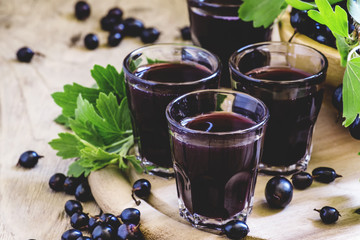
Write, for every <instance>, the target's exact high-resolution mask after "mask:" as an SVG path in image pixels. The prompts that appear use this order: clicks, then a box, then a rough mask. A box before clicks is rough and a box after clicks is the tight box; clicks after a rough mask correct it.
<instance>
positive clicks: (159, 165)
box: [123, 44, 221, 177]
mask: <svg viewBox="0 0 360 240" xmlns="http://www.w3.org/2000/svg"><path fill="white" fill-rule="evenodd" d="M123 69H124V73H125V81H126V92H127V97H128V102H129V107H130V112H131V117H132V125H133V133H134V137H135V143H136V146H137V147H136V153H137V155H138V157H139V158H140V159H141V161H142V164H143V166H144V169H149V168H148V167H151V168H152V170H151V171H150V172H148V173H150V174H155V175H159V176H163V177H171V176H172V175H173V169H172V166H173V164H172V160H171V154H170V144H169V135H168V129H167V121H166V116H165V109H166V106H167V105H168V104H169V102H170V101H171V100H173V99H174V98H176V97H178V96H180V95H182V94H184V93H187V92H191V91H194V90H199V89H209V88H218V85H219V79H220V72H221V71H220V69H221V66H220V61H219V59H218V57H217V56H215V55H214V54H212V53H210V52H209V51H207V50H205V49H202V48H199V47H195V46H187V45H182V44H155V45H148V46H145V47H142V48H139V49H136V50H134V51H133V52H131V53H130V54H129V55H128V56H127V57H126V58H125V59H124V66H123Z"/></svg>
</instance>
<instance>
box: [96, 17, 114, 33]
mask: <svg viewBox="0 0 360 240" xmlns="http://www.w3.org/2000/svg"><path fill="white" fill-rule="evenodd" d="M116 24H117V21H116V19H115V18H114V17H111V16H105V17H103V18H101V20H100V25H101V29H102V30H104V31H111V30H112V29H113V27H114V26H115V25H116Z"/></svg>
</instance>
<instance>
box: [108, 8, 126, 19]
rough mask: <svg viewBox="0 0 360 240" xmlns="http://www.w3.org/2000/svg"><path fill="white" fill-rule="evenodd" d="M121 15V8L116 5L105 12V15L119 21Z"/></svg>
mask: <svg viewBox="0 0 360 240" xmlns="http://www.w3.org/2000/svg"><path fill="white" fill-rule="evenodd" d="M123 15H124V12H123V10H121V9H120V8H118V7H114V8H112V9H110V10H109V12H108V14H107V16H109V17H112V18H114V19H115V21H116V22H121V20H122V17H123Z"/></svg>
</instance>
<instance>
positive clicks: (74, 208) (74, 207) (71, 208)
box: [65, 200, 83, 217]
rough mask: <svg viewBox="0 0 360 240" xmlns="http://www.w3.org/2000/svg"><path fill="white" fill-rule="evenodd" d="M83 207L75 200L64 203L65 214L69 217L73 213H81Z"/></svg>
mask: <svg viewBox="0 0 360 240" xmlns="http://www.w3.org/2000/svg"><path fill="white" fill-rule="evenodd" d="M82 210H83V207H82V205H81V203H80V202H79V201H76V200H68V201H66V203H65V212H66V214H67V215H68V216H69V217H71V216H72V215H73V214H74V213H77V212H82Z"/></svg>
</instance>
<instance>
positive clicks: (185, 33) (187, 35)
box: [180, 26, 191, 40]
mask: <svg viewBox="0 0 360 240" xmlns="http://www.w3.org/2000/svg"><path fill="white" fill-rule="evenodd" d="M180 33H181V38H182V39H183V40H191V31H190V27H189V26H186V27H183V28H181V29H180Z"/></svg>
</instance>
